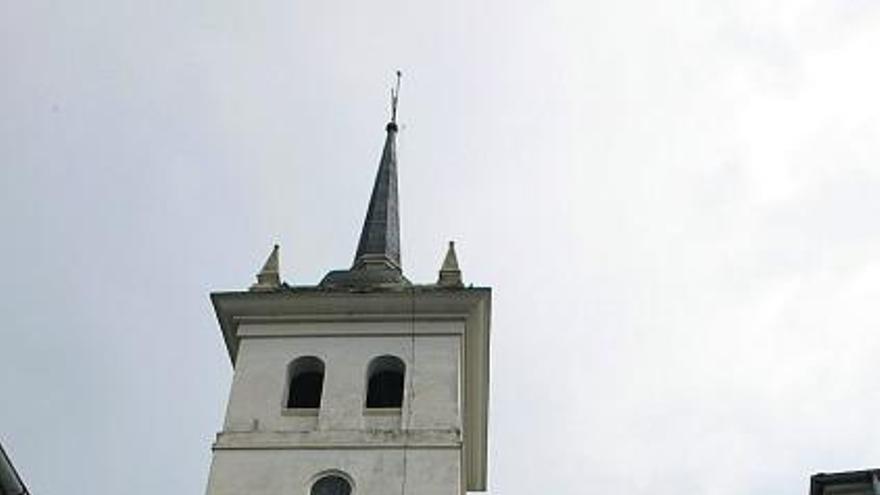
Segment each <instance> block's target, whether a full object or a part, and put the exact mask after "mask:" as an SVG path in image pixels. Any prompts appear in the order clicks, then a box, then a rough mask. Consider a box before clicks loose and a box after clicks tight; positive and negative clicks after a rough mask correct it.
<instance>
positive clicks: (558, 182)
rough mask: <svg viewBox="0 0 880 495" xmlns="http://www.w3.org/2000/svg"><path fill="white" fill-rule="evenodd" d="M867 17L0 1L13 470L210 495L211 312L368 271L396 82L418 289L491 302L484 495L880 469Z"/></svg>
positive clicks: (36, 478) (741, 6) (28, 476)
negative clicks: (365, 227)
mask: <svg viewBox="0 0 880 495" xmlns="http://www.w3.org/2000/svg"><path fill="white" fill-rule="evenodd" d="M878 47H880V4H878V2H876V1H872V0H839V1H820V2H815V1H790V0H781V1H772V2H771V1H766V0H717V1H712V2H698V1H686V0H670V1H665V2H651V1H644V0H623V1H620V0H617V1H613V0H589V1H571V2H562V1H525V0H504V1H501V0H487V1H477V2H475V1H467V0H447V1H443V2H412V1H408V2H405V1H386V0H379V1H371V2H342V1H335V0H331V1H321V2H296V1H290V0H289V1H280V0H250V1H246V2H245V1H241V0H239V1H230V0H211V1H205V0H174V1H159V2H143V1H137V0H89V1H88V2H57V1H53V0H27V1H16V0H0V67H2V69H0V70H2V77H0V228H2V230H0V232H2V242H0V274H2V275H3V283H2V284H0V313H2V317H3V323H2V326H0V401H2V402H0V441H2V442H3V444H4V446H5V447H6V448H7V450H8V451H9V453H10V454H11V455H12V458H13V461H14V462H15V464H16V466H17V467H18V468H19V470H20V472H21V474H22V475H23V476H24V478H25V480H26V482H27V484H28V485H29V487H30V488H31V490H32V491H33V493H35V494H39V495H62V494H64V495H66V494H71V493H83V494H90V495H116V494H126V495H153V494H156V493H176V494H189V493H203V492H204V489H205V482H206V478H207V472H208V466H209V463H210V445H211V442H212V440H213V436H214V434H215V432H216V431H217V430H218V429H219V428H220V426H221V421H222V416H223V412H224V407H225V401H226V396H227V393H228V387H229V383H230V378H231V374H232V370H231V366H230V364H229V359H228V357H227V355H226V352H225V349H224V347H223V345H222V339H221V336H220V331H219V329H218V326H217V323H216V320H215V318H214V314H213V310H212V308H211V306H210V303H209V300H208V294H209V292H210V291H225V290H239V289H245V288H247V286H248V285H249V284H250V283H252V282H253V274H254V272H255V271H256V270H257V269H258V268H259V267H260V265H261V263H262V262H263V260H264V259H265V257H266V255H267V254H268V252H269V250H270V247H271V245H272V243H273V242H279V243H280V244H281V246H282V270H283V276H284V278H285V279H286V280H287V281H289V282H291V283H295V284H314V283H317V282H318V281H319V280H320V278H321V277H322V276H323V275H324V274H325V273H326V272H327V271H329V270H330V269H335V268H346V267H347V266H348V265H349V264H350V262H351V259H352V257H353V254H354V250H355V246H356V241H357V236H358V231H359V228H360V224H361V222H362V220H363V215H364V213H365V210H366V205H367V201H368V198H369V193H370V187H371V184H372V180H373V176H374V174H375V171H376V166H377V164H378V158H379V154H380V151H381V146H382V141H383V138H384V132H383V126H384V124H385V122H386V121H387V118H388V90H389V88H390V86H391V84H392V82H393V71H394V70H395V69H397V68H400V69H401V70H403V72H404V81H403V89H402V91H401V103H400V121H401V124H402V129H401V132H400V135H399V159H400V165H399V171H400V193H401V224H402V250H403V263H404V269H405V272H406V274H407V275H408V276H409V278H410V279H412V280H414V281H417V282H431V281H433V280H434V279H435V277H436V270H437V269H438V267H439V265H440V262H441V259H442V256H443V252H444V246H445V243H446V241H447V240H449V239H455V240H456V241H457V242H458V244H457V247H458V254H459V260H460V262H461V265H462V269H463V271H464V276H465V278H466V281H467V282H469V283H474V284H475V285H487V286H491V287H493V288H494V305H493V310H494V314H493V317H492V320H493V322H492V323H493V328H492V339H493V340H492V346H493V349H492V359H493V361H492V397H491V417H490V422H491V431H490V472H489V485H490V492H491V493H492V494H496V495H518V494H522V495H529V494H536V493H553V494H569V495H580V494H583V493H588V492H595V493H626V494H644V495H658V494H661V495H662V494H669V495H671V494H680V493H698V494H703V493H705V494H713V495H714V494H718V495H734V494H735V495H768V494H773V495H804V494H806V493H807V485H808V477H809V475H810V474H812V473H815V472H818V471H835V470H848V469H859V468H868V467H880V433H878V429H877V418H878V417H880V394H878V393H877V391H878V389H877V380H878V377H880V360H878V358H877V356H878V355H880V333H878V325H880V309H878V306H880V305H878V301H880V228H878V215H880V97H878V88H880V64H878V63H877V57H878Z"/></svg>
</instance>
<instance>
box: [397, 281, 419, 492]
mask: <svg viewBox="0 0 880 495" xmlns="http://www.w3.org/2000/svg"><path fill="white" fill-rule="evenodd" d="M409 301H410V305H409V316H410V319H409V338H410V344H409V345H410V347H409V349H410V354H409V360H410V365H411V368H412V370H411V371H410V372H409V375H410V376H409V377H406V376H405V375H404V378H405V379H406V380H407V394H408V397H409V398H408V400H407V407H406V421H405V422H404V429H403V479H402V480H401V483H400V495H406V478H407V476H406V472H407V470H406V466H407V452H408V444H409V430H410V423H411V422H412V405H413V403H414V402H415V395H416V391H415V387H414V386H413V378H414V377H415V370H416V289H415V287H410V288H409Z"/></svg>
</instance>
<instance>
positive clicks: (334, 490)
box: [310, 474, 351, 495]
mask: <svg viewBox="0 0 880 495" xmlns="http://www.w3.org/2000/svg"><path fill="white" fill-rule="evenodd" d="M310 495H351V483H349V482H348V480H347V479H345V478H343V477H342V476H339V475H336V474H330V475H327V476H323V477H321V479H319V480H318V481H316V482H315V484H313V485H312V490H311V494H310Z"/></svg>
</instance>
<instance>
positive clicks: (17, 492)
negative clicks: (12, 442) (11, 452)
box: [0, 444, 30, 495]
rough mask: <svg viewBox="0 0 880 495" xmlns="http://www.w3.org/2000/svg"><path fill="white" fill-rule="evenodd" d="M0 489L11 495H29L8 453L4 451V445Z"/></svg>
mask: <svg viewBox="0 0 880 495" xmlns="http://www.w3.org/2000/svg"><path fill="white" fill-rule="evenodd" d="M0 488H2V489H3V493H8V494H9V495H29V494H30V492H29V491H28V489H27V487H26V486H25V485H24V481H22V479H21V477H20V476H19V475H18V471H16V470H15V466H13V465H12V461H10V460H9V456H8V455H6V451H5V450H3V444H0Z"/></svg>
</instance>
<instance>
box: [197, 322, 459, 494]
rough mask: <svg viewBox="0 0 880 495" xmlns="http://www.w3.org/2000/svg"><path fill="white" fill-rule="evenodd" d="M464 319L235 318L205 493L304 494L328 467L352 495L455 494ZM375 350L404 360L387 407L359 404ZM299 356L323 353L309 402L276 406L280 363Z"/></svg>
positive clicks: (283, 386) (282, 388) (284, 384)
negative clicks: (226, 393)
mask: <svg viewBox="0 0 880 495" xmlns="http://www.w3.org/2000/svg"><path fill="white" fill-rule="evenodd" d="M464 328H465V322H464V320H460V319H458V320H456V319H447V320H441V321H430V320H419V321H416V317H415V316H413V317H412V318H408V319H406V318H405V319H401V318H397V319H395V320H388V321H382V320H378V321H324V322H259V323H242V324H240V325H239V326H238V329H237V333H238V337H239V338H240V344H239V348H238V355H237V359H236V363H235V373H234V376H233V383H232V389H231V392H230V398H229V403H228V407H227V413H226V419H225V422H224V428H223V431H222V432H221V433H219V434H218V439H217V442H216V444H215V455H214V460H213V463H212V467H211V473H210V479H209V484H208V494H209V495H226V494H229V495H232V494H241V493H248V494H249V495H262V494H267V495H268V494H308V493H309V491H308V488H309V486H310V485H311V483H312V482H313V481H314V479H315V477H316V476H318V475H320V474H321V473H323V472H327V471H328V470H338V471H341V472H344V473H345V474H346V475H347V476H349V477H350V478H351V481H352V482H353V485H354V486H355V491H354V493H356V494H358V495H369V494H377V495H379V494H383V495H384V494H389V493H392V494H400V493H403V494H410V493H412V494H416V493H418V494H435V493H436V494H437V495H441V494H442V495H453V494H459V493H461V483H462V482H461V480H462V466H461V460H462V450H461V449H462V407H461V400H462V399H461V393H460V391H461V389H462V372H461V369H462V364H461V363H462V356H463V344H462V335H463V332H464ZM383 355H392V356H396V357H398V358H399V359H401V360H402V361H403V362H404V364H405V367H406V368H405V374H404V400H403V404H402V406H401V408H400V409H399V410H397V411H395V410H375V409H366V408H365V400H366V391H367V379H368V377H367V368H368V365H369V363H370V361H371V360H372V359H373V358H375V357H378V356H383ZM302 356H315V357H318V358H320V359H321V360H322V361H323V362H324V366H325V375H324V383H323V392H322V398H321V407H320V408H319V409H318V410H317V411H301V410H296V409H288V408H286V407H285V406H286V404H285V399H286V396H287V389H288V386H289V381H288V380H289V373H288V366H289V365H290V363H291V362H292V361H293V360H294V359H296V358H298V357H302ZM401 490H404V491H401Z"/></svg>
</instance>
